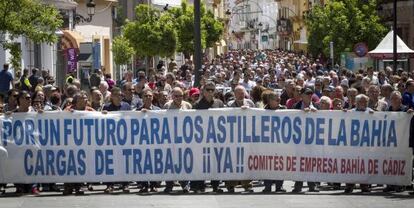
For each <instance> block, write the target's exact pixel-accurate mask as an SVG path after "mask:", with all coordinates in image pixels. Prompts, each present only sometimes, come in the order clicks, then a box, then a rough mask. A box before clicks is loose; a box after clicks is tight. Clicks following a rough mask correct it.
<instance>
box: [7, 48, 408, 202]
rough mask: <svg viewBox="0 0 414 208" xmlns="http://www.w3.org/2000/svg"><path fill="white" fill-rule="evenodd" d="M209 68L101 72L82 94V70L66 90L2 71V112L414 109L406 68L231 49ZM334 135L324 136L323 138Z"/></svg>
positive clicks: (123, 184)
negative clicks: (353, 66)
mask: <svg viewBox="0 0 414 208" xmlns="http://www.w3.org/2000/svg"><path fill="white" fill-rule="evenodd" d="M202 64H203V68H202V70H203V71H202V72H201V74H202V77H201V80H200V86H194V84H195V73H194V71H193V69H194V66H193V63H192V61H191V60H188V59H187V60H185V63H184V64H183V65H181V66H179V65H177V63H176V62H175V61H173V59H171V61H170V63H169V64H168V71H167V70H166V69H165V64H164V63H162V64H161V65H160V67H157V68H158V69H159V70H156V69H149V70H147V71H145V70H140V71H139V72H137V73H136V76H134V73H133V72H132V71H130V70H128V71H127V72H126V73H124V77H123V78H122V79H121V80H116V82H115V80H113V79H112V77H111V75H110V74H105V77H104V76H103V73H102V71H101V70H100V69H99V70H96V71H95V72H94V73H93V76H91V77H90V82H91V83H90V84H91V87H90V88H89V89H87V92H85V91H81V90H80V89H81V88H80V81H79V80H78V79H77V76H76V73H73V74H69V75H67V76H65V77H67V78H66V83H65V85H64V86H62V87H58V86H56V85H55V83H54V80H53V77H51V76H50V75H49V74H48V71H47V70H42V72H41V73H40V72H39V70H38V69H34V68H30V69H24V70H23V71H22V72H21V73H22V74H23V75H22V76H18V75H17V73H16V76H15V78H13V75H12V74H11V73H10V72H9V65H8V64H5V65H4V66H3V70H2V71H1V72H0V95H1V96H0V98H1V99H0V107H2V108H3V110H2V112H4V113H6V112H7V114H9V115H10V114H11V113H15V112H38V113H41V112H42V111H61V110H62V109H64V110H65V111H68V112H75V111H102V113H103V114H107V113H108V112H109V111H130V110H137V111H141V112H142V113H147V112H148V111H153V110H160V109H161V108H162V109H166V110H167V111H166V113H167V114H174V113H177V112H180V111H178V110H189V109H198V110H202V109H210V108H223V107H225V104H226V106H227V107H231V108H242V109H245V110H246V111H242V114H243V113H244V112H246V113H247V112H249V110H247V109H248V108H249V109H251V108H264V109H266V113H269V114H272V115H278V113H279V112H281V111H283V110H285V109H286V108H287V109H294V110H302V112H300V113H305V112H312V111H317V110H323V111H329V112H335V111H358V112H370V113H371V112H374V111H384V113H385V114H386V113H390V112H394V111H395V112H411V111H412V109H414V99H413V96H414V81H413V79H412V78H413V73H412V72H405V71H403V70H401V69H397V70H393V69H392V68H391V67H386V68H385V69H380V70H379V71H375V70H374V69H373V68H367V69H360V70H354V71H350V70H347V69H345V68H339V67H337V68H331V67H329V66H328V64H327V63H326V62H325V60H324V59H323V57H318V58H317V59H315V58H311V57H308V56H306V55H304V54H297V53H293V52H286V51H282V50H262V51H254V50H230V51H228V52H227V53H225V54H222V55H218V56H216V57H214V58H212V59H210V60H208V59H207V58H205V59H204V60H203V63H202ZM29 72H31V74H29ZM165 73H166V74H165ZM14 79H17V80H18V82H17V84H14V82H13V80H14ZM111 89H112V90H111ZM224 111H225V110H224ZM224 111H223V112H224ZM303 111H304V112H303ZM163 113H164V112H163ZM147 115H148V114H147ZM150 115H152V113H151V114H150ZM144 116H146V115H144ZM240 116H242V115H240ZM310 116H311V115H310ZM384 119H385V120H386V118H384ZM62 125H63V124H62ZM256 125H258V124H257V123H256ZM326 125H328V124H326ZM140 128H141V126H140ZM148 128H150V127H149V126H148ZM151 128H152V127H151ZM154 128H155V127H154ZM411 131H413V130H412V129H411ZM327 134H328V133H327V132H324V134H323V135H324V136H326V135H327ZM412 134H413V135H414V133H412ZM321 135H322V134H321ZM227 136H228V135H227ZM412 138H413V137H411V139H412ZM108 148H111V147H108ZM223 181H224V182H225V184H224V185H225V187H226V189H227V190H228V192H234V191H235V188H236V186H237V185H239V184H241V185H242V187H243V188H244V189H245V191H247V192H250V191H251V190H252V189H251V188H252V186H251V183H250V182H251V181H250V180H244V181H236V180H234V181H229V180H223ZM85 182H88V181H85ZM104 182H105V181H104ZM283 182H284V181H283V180H264V189H263V192H265V193H268V192H271V191H272V186H273V184H275V185H276V192H285V191H286V190H285V188H284V187H283ZM338 182H339V181H338ZM179 183H180V186H181V188H182V190H183V192H184V193H188V192H189V191H190V189H189V188H190V187H191V190H193V191H194V192H196V193H200V192H204V191H205V188H206V183H205V182H204V181H191V182H189V181H179ZM104 184H105V185H107V187H106V190H105V192H106V193H111V192H113V191H114V190H115V186H116V185H120V188H121V189H122V191H123V192H125V193H127V192H129V191H130V189H129V182H127V181H119V182H111V183H107V182H105V183H104ZM174 184H175V183H174V181H166V187H165V189H164V192H165V193H171V192H172V191H173V189H174ZM219 185H220V180H212V181H211V187H212V188H213V192H215V193H221V192H223V190H222V189H220V186H219ZM333 185H334V189H339V188H340V183H334V184H333ZM138 186H141V189H140V192H141V193H145V192H149V191H151V192H157V191H158V190H157V188H158V187H159V182H155V181H146V182H138ZM308 186H309V191H311V192H318V191H319V188H318V186H317V184H316V183H315V182H308ZM38 187H39V186H38V185H32V184H29V185H22V184H17V188H18V191H19V192H32V193H34V194H36V193H38V192H39V189H38ZM360 187H361V189H362V191H363V192H369V191H370V189H369V185H367V184H361V186H360ZM302 188H303V182H301V181H300V180H298V182H296V183H295V186H294V187H293V192H301V191H302ZM354 188H355V185H354V184H346V187H345V192H346V193H351V192H352V191H353V189H354ZM3 190H7V188H6V189H5V186H4V185H2V184H0V192H2V191H3ZM91 190H92V189H91ZM403 190H404V188H402V187H399V186H393V185H389V184H388V185H387V186H386V188H385V189H384V191H385V192H388V191H403ZM73 192H75V193H76V194H83V193H84V192H83V189H82V184H81V183H64V190H63V193H64V194H65V195H67V194H72V193H73Z"/></svg>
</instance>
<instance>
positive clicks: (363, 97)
mask: <svg viewBox="0 0 414 208" xmlns="http://www.w3.org/2000/svg"><path fill="white" fill-rule="evenodd" d="M361 99H365V100H367V101H368V100H369V97H368V96H366V95H364V94H359V95H357V96H356V97H355V102H357V103H358V102H359V101H360V100H361Z"/></svg>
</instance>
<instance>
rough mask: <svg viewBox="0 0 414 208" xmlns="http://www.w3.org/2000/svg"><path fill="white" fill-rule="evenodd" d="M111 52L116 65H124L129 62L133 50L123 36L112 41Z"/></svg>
mask: <svg viewBox="0 0 414 208" xmlns="http://www.w3.org/2000/svg"><path fill="white" fill-rule="evenodd" d="M112 52H113V54H114V61H115V63H116V64H119V65H126V64H129V63H130V62H131V58H132V56H133V55H134V48H132V47H131V45H130V43H129V41H128V40H127V39H126V38H125V37H124V36H118V37H116V38H114V40H113V41H112Z"/></svg>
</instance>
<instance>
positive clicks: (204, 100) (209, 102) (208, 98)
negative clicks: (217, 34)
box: [190, 82, 224, 193]
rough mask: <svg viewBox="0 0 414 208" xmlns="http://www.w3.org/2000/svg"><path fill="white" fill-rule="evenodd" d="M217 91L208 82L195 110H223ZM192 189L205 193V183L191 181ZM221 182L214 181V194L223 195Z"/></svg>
mask: <svg viewBox="0 0 414 208" xmlns="http://www.w3.org/2000/svg"><path fill="white" fill-rule="evenodd" d="M215 91H216V86H215V84H214V83H213V82H207V83H206V84H205V85H204V86H203V89H202V96H201V99H200V100H198V101H197V102H196V103H195V104H194V106H193V108H194V109H210V108H223V107H224V104H223V102H222V101H221V100H218V99H215V98H214V92H215ZM190 183H191V189H192V190H193V191H194V192H196V193H199V192H204V191H205V184H204V181H191V182H190ZM219 185H220V181H217V180H212V181H211V186H212V187H213V192H216V193H223V190H222V189H220V188H219Z"/></svg>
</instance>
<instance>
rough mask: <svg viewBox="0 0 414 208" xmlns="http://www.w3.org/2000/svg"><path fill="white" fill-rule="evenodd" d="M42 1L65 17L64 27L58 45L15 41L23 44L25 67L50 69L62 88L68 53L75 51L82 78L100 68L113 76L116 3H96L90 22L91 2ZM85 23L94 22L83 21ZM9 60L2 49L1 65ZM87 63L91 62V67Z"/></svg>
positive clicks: (106, 0)
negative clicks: (113, 32)
mask: <svg viewBox="0 0 414 208" xmlns="http://www.w3.org/2000/svg"><path fill="white" fill-rule="evenodd" d="M43 2H44V3H45V4H49V5H54V6H55V7H56V8H57V9H59V10H60V13H61V15H62V17H63V21H64V24H63V26H62V28H61V29H60V30H58V31H56V34H57V35H58V37H59V41H58V42H57V43H55V44H47V43H33V41H31V40H29V39H26V38H24V37H20V38H18V39H16V40H15V42H16V43H19V44H20V48H21V50H22V60H21V66H22V68H29V69H31V68H34V67H36V68H39V69H45V70H49V72H50V74H51V75H52V76H54V77H55V78H56V80H57V84H58V85H62V84H63V82H64V79H65V76H66V74H67V73H68V70H69V66H68V65H69V64H68V51H74V55H75V57H76V59H77V61H78V62H75V63H76V65H75V69H76V70H77V72H78V75H79V77H80V78H82V75H84V72H85V71H87V70H88V69H89V70H90V69H94V68H100V67H101V66H102V67H103V68H104V69H105V73H111V74H113V73H114V72H113V64H112V52H111V43H112V31H113V19H112V18H113V12H114V10H113V7H114V6H115V4H116V3H117V0H94V1H93V2H94V3H95V14H94V15H93V16H92V18H91V19H90V18H88V17H89V16H88V14H87V10H88V9H87V7H86V4H87V3H88V2H90V0H77V1H76V2H75V1H74V0H43ZM82 20H91V21H89V22H88V21H83V22H82ZM6 38H7V35H6ZM81 49H82V50H81ZM82 52H84V53H83V54H82ZM93 52H95V53H93ZM88 55H89V56H88ZM10 57H11V56H10V53H9V52H8V51H5V50H3V49H2V48H0V65H3V64H4V63H7V62H9V59H10ZM87 62H90V63H89V66H88V64H87ZM79 63H80V64H79ZM85 63H86V64H85ZM94 65H95V66H94ZM85 67H89V68H85ZM84 69H87V70H84Z"/></svg>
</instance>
